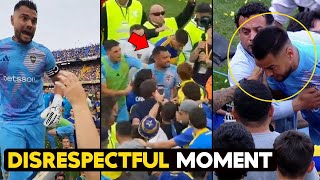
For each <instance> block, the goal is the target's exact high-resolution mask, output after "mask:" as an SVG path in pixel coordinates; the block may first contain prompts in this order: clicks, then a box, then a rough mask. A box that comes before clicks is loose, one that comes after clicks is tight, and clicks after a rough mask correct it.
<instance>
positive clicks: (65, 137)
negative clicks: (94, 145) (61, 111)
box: [62, 136, 70, 141]
mask: <svg viewBox="0 0 320 180" xmlns="http://www.w3.org/2000/svg"><path fill="white" fill-rule="evenodd" d="M64 139H68V140H69V141H70V138H69V136H63V138H62V140H64Z"/></svg>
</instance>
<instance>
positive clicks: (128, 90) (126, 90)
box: [123, 84, 133, 96]
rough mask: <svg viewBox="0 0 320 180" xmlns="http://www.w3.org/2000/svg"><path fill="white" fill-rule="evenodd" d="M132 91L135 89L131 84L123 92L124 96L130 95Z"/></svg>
mask: <svg viewBox="0 0 320 180" xmlns="http://www.w3.org/2000/svg"><path fill="white" fill-rule="evenodd" d="M132 89H133V87H132V85H131V84H129V85H128V86H127V88H126V89H125V90H124V91H123V92H124V94H123V95H124V96H126V95H128V94H129V93H130V92H131V91H132Z"/></svg>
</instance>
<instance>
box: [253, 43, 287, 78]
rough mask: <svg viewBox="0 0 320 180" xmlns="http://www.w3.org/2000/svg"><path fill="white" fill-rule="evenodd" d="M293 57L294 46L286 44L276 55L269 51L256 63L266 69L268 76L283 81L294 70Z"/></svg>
mask: <svg viewBox="0 0 320 180" xmlns="http://www.w3.org/2000/svg"><path fill="white" fill-rule="evenodd" d="M292 57H293V49H292V46H285V47H284V48H283V49H282V50H281V51H280V53H279V54H278V55H276V56H274V55H272V54H271V53H269V54H268V55H267V56H266V57H265V58H263V59H261V60H256V65H257V66H259V67H260V68H262V69H263V70H264V72H265V74H266V76H267V77H272V78H274V79H275V80H277V81H279V82H282V81H284V80H285V79H286V78H287V77H288V76H289V75H290V73H291V72H292V71H293V61H292V59H293V58H292Z"/></svg>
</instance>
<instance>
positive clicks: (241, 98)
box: [233, 80, 272, 126]
mask: <svg viewBox="0 0 320 180" xmlns="http://www.w3.org/2000/svg"><path fill="white" fill-rule="evenodd" d="M241 87H242V89H244V90H245V91H247V93H249V94H251V95H253V96H255V97H257V98H260V99H266V100H272V94H271V92H270V90H269V89H268V88H267V87H266V86H265V85H264V84H262V83H261V82H259V81H254V80H247V81H244V82H242V83H241ZM233 103H234V109H235V110H236V112H237V114H238V115H239V119H238V120H239V121H240V122H241V123H242V124H244V125H245V126H247V125H250V124H252V123H254V124H258V125H260V124H263V123H264V122H265V121H266V120H267V117H268V113H269V110H270V107H271V102H265V101H260V100H257V99H255V98H252V97H250V96H249V95H247V94H246V93H244V92H243V91H242V90H241V89H240V88H237V89H236V90H235V92H234V96H233ZM253 109H254V110H253Z"/></svg>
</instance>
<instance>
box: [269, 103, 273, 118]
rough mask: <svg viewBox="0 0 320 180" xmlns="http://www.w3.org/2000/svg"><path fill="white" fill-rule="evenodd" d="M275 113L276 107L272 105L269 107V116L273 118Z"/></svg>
mask: <svg viewBox="0 0 320 180" xmlns="http://www.w3.org/2000/svg"><path fill="white" fill-rule="evenodd" d="M273 113H274V107H273V105H271V106H270V108H269V112H268V117H269V118H272V116H273Z"/></svg>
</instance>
